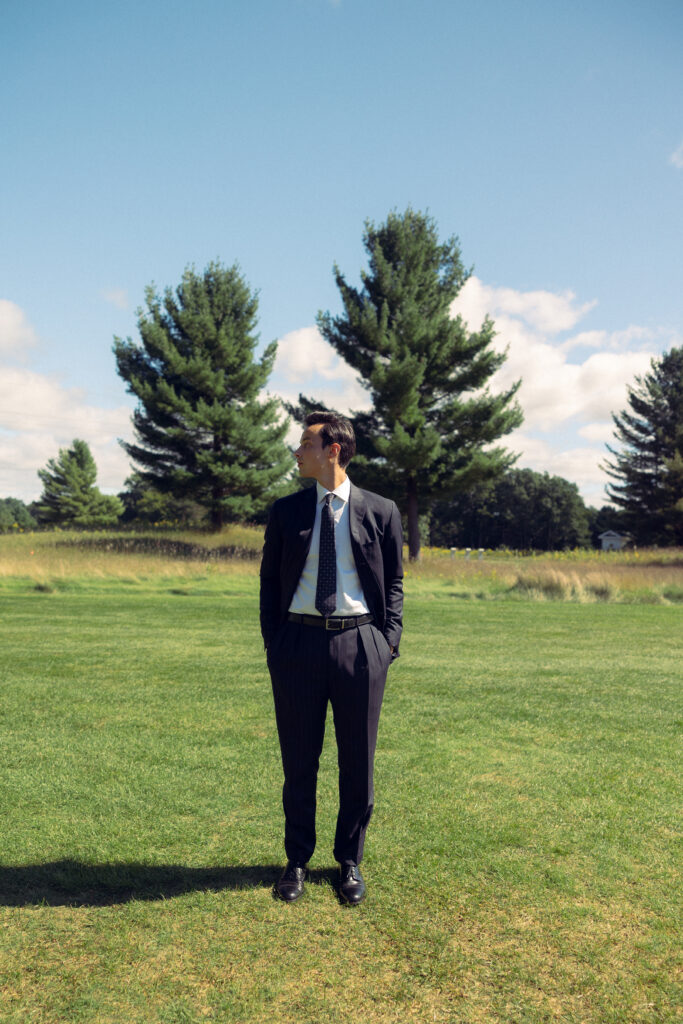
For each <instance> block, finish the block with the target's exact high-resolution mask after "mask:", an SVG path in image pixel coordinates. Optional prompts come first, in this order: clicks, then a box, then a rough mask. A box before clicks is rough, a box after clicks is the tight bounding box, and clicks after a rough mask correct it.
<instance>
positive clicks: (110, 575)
mask: <svg viewBox="0 0 683 1024" xmlns="http://www.w3.org/2000/svg"><path fill="white" fill-rule="evenodd" d="M122 537H124V538H132V539H133V540H135V539H136V538H137V539H138V540H140V541H145V542H147V540H149V541H150V543H152V542H158V553H151V552H149V551H144V552H140V551H116V550H107V549H106V545H107V542H108V539H110V540H111V542H112V545H113V543H114V542H119V541H120V540H121V538H122ZM166 542H180V544H184V545H187V546H188V549H189V548H191V549H192V552H191V554H192V556H191V557H177V556H170V555H169V554H168V553H165V551H164V545H165V543H166ZM262 544H263V530H262V528H260V527H251V526H237V525H230V526H227V527H226V528H225V529H224V530H223V531H221V533H218V534H208V533H196V532H189V531H184V532H183V531H178V532H173V533H166V532H163V533H160V532H155V531H145V532H141V533H139V534H121V533H111V534H108V533H76V532H68V531H63V532H62V531H54V532H50V533H19V534H12V535H5V536H1V537H0V585H2V583H3V581H6V582H9V581H10V580H13V581H14V582H15V584H17V583H20V582H21V581H24V582H25V583H26V584H27V585H29V586H33V587H37V588H39V589H42V588H45V589H51V588H59V587H60V586H64V585H68V584H69V583H70V582H71V583H74V582H76V581H79V580H80V581H93V582H94V581H97V580H101V581H106V580H110V581H112V582H116V581H118V582H119V583H123V582H129V583H134V584H135V583H139V584H144V583H149V582H151V581H159V582H161V583H164V582H168V581H171V580H175V581H187V582H188V583H190V582H192V581H194V582H195V583H199V582H200V581H208V580H210V579H212V578H213V579H215V580H218V581H220V580H224V579H225V578H226V577H228V576H247V577H255V576H257V575H258V569H259V560H258V557H256V558H241V557H237V556H235V555H231V556H228V557H224V556H220V557H216V555H217V554H218V549H224V550H228V549H236V550H237V549H241V550H242V551H243V552H244V553H247V554H248V553H252V554H258V552H259V551H260V549H261V546H262ZM93 545H95V546H93ZM443 589H446V590H447V591H448V592H450V593H451V594H452V595H453V596H454V597H461V598H472V599H486V600H491V599H500V598H503V597H510V598H514V597H518V598H530V599H534V600H560V601H576V602H582V603H583V602H593V601H619V602H632V601H638V602H647V603H663V604H666V603H674V602H675V603H678V602H683V549H681V548H669V549H649V550H645V549H644V550H641V551H635V552H634V551H630V552H599V551H571V552H561V553H560V552H549V553H547V554H546V553H538V554H530V555H519V554H516V553H514V552H499V551H497V552H491V551H487V552H483V553H482V556H481V557H479V553H478V552H476V551H474V552H471V553H470V554H469V555H467V554H466V552H464V551H457V552H453V553H452V552H450V551H447V550H443V549H437V548H425V549H423V553H422V558H421V559H420V561H419V562H412V563H408V562H406V591H407V593H408V594H410V593H411V592H420V591H422V592H427V591H434V590H436V591H441V592H443Z"/></svg>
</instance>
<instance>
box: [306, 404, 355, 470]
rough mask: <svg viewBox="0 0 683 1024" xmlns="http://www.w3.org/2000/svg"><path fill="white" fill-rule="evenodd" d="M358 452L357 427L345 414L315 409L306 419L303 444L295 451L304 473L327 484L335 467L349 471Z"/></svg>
mask: <svg viewBox="0 0 683 1024" xmlns="http://www.w3.org/2000/svg"><path fill="white" fill-rule="evenodd" d="M355 453H356V438H355V435H354V433H353V427H352V426H351V424H350V423H349V421H348V420H347V419H346V418H345V417H344V416H337V415H336V413H333V412H312V413H310V414H309V415H308V416H307V417H306V419H305V420H304V432H303V434H302V435H301V444H300V445H299V447H298V448H297V450H296V452H295V453H294V454H295V457H296V461H297V465H298V467H299V472H300V473H301V476H310V477H314V478H315V479H316V480H319V481H320V482H321V483H323V482H324V479H323V478H326V477H328V476H329V474H330V473H331V472H334V471H335V469H337V468H338V469H341V470H345V469H346V467H347V466H348V464H349V462H350V461H351V459H352V457H353V456H354V455H355Z"/></svg>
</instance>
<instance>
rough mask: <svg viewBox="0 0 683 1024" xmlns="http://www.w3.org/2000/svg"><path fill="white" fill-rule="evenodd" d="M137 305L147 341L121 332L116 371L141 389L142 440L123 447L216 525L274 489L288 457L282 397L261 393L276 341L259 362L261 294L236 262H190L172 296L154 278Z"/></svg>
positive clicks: (148, 474)
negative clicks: (158, 289) (201, 267)
mask: <svg viewBox="0 0 683 1024" xmlns="http://www.w3.org/2000/svg"><path fill="white" fill-rule="evenodd" d="M145 298H146V304H147V310H146V311H143V310H140V311H139V312H138V330H139V332H140V337H141V339H142V345H141V346H138V345H136V344H134V343H133V342H132V341H131V339H130V338H128V339H126V340H125V341H123V340H121V339H120V338H115V339H114V354H115V357H116V364H117V370H118V373H119V375H120V376H121V377H122V378H123V380H125V381H126V382H127V384H128V390H129V391H130V392H131V393H132V394H134V395H136V396H137V398H138V399H139V402H140V404H139V406H138V408H137V409H136V410H135V412H134V414H133V426H134V431H135V436H136V439H137V443H135V444H127V443H124V442H122V444H123V447H124V448H125V450H126V451H127V452H128V454H129V455H130V456H131V457H132V458H133V460H134V461H135V462H136V463H137V464H138V466H139V467H140V469H139V472H140V475H141V476H142V477H143V478H144V479H145V480H146V481H147V482H148V483H149V484H151V485H152V486H153V487H155V488H156V489H157V490H159V491H161V492H162V493H166V494H172V495H173V496H174V497H175V498H178V499H183V498H189V499H191V500H192V501H194V502H196V503H197V504H199V505H202V506H203V507H205V508H207V509H208V510H209V512H210V515H211V523H212V526H213V528H214V529H220V527H221V526H222V524H223V522H225V521H230V520H244V519H248V518H249V517H250V516H252V515H254V514H255V513H256V512H258V511H259V510H260V509H261V508H262V507H263V506H264V505H266V504H268V503H269V502H270V501H272V499H273V497H275V496H277V494H278V493H279V491H280V489H281V487H280V485H281V481H282V479H283V477H284V475H285V474H286V472H287V470H288V469H289V468H290V465H291V455H290V454H289V452H288V450H287V448H286V447H285V445H284V443H283V438H284V435H285V433H286V430H287V423H286V421H285V422H279V406H278V403H277V401H276V400H275V399H268V400H266V401H262V400H260V394H261V391H262V388H263V387H264V385H265V383H266V381H267V379H268V376H269V374H270V372H271V370H272V366H273V361H274V359H275V353H276V349H277V344H276V343H275V342H273V343H272V344H271V345H269V346H268V347H267V348H266V350H265V352H264V353H263V355H262V356H261V359H260V360H258V361H255V360H254V349H255V346H256V343H257V340H258V335H257V334H255V333H254V332H255V327H256V319H257V309H258V298H257V295H256V293H252V292H251V291H250V289H249V287H248V285H247V283H246V282H245V280H244V278H243V277H242V276H241V274H240V272H239V268H238V267H237V265H234V266H232V267H227V268H225V267H223V266H221V265H220V264H219V263H210V264H209V265H208V266H207V268H206V270H205V271H204V273H203V275H199V274H197V273H195V271H194V270H193V269H191V268H188V269H187V270H186V271H185V273H184V274H183V279H182V282H181V284H180V285H179V286H178V288H177V289H176V293H175V295H174V294H173V292H172V291H171V289H170V288H167V289H166V291H165V292H164V296H163V300H162V298H161V297H160V296H159V295H157V294H156V293H155V290H154V288H153V286H150V287H149V288H147V290H146V292H145Z"/></svg>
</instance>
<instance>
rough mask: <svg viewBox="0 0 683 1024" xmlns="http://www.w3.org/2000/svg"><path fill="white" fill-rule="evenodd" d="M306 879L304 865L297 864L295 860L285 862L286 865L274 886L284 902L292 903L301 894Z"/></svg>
mask: <svg viewBox="0 0 683 1024" xmlns="http://www.w3.org/2000/svg"><path fill="white" fill-rule="evenodd" d="M305 881H306V865H305V864H298V863H297V862H296V861H293V860H290V861H288V862H287V867H286V868H285V870H284V871H283V872H282V874H281V875H280V878H279V879H278V883H277V885H276V886H275V888H276V889H277V894H278V896H279V897H280V899H281V900H285V902H286V903H293V902H294V900H298V899H299V897H300V896H303V892H304V882H305Z"/></svg>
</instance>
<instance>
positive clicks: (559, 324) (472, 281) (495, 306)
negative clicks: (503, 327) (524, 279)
mask: <svg viewBox="0 0 683 1024" xmlns="http://www.w3.org/2000/svg"><path fill="white" fill-rule="evenodd" d="M596 305H597V300H595V299H594V300H592V301H591V302H585V303H583V304H582V305H577V304H576V296H575V294H574V292H572V291H565V292H561V293H560V294H557V293H555V292H546V291H533V292H519V291H515V289H514V288H493V287H491V286H490V285H485V284H484V283H483V282H482V281H480V280H479V278H478V277H474V276H472V277H470V278H469V280H468V281H467V283H466V284H465V287H464V288H463V289H462V291H461V292H460V295H459V296H458V298H457V299H456V300H455V302H454V303H453V307H452V308H453V310H454V311H455V312H457V313H461V314H462V316H463V318H464V319H465V320H466V321H467V322H468V323H469V324H470V325H471V326H472V329H475V328H476V327H479V326H480V325H481V323H482V321H483V319H484V317H485V316H486V314H489V316H491V317H492V318H493V319H494V320H495V321H496V324H498V321H499V318H500V316H503V317H506V318H507V317H512V318H514V319H515V320H519V321H522V322H523V323H525V324H526V325H527V326H528V327H531V328H533V330H535V331H542V332H545V333H549V334H557V333H559V332H560V331H568V330H570V329H571V328H572V327H573V326H574V325H575V324H576V323H578V321H579V320H580V319H581V318H582V317H584V316H585V315H586V313H588V312H589V311H590V310H591V309H593V308H594V306H596Z"/></svg>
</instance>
